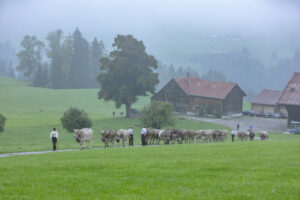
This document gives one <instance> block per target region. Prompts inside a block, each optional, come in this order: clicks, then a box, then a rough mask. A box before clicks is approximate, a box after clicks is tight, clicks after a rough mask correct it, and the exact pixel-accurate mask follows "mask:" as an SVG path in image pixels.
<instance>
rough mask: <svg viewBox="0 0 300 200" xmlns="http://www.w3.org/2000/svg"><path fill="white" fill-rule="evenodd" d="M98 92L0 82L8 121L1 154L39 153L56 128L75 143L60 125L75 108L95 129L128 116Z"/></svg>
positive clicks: (64, 138) (1, 104)
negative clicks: (120, 116) (70, 109)
mask: <svg viewBox="0 0 300 200" xmlns="http://www.w3.org/2000/svg"><path fill="white" fill-rule="evenodd" d="M97 92H98V90H97V89H80V90H53V89H47V88H35V87H28V86H27V83H26V82H23V81H16V80H14V79H8V78H0V113H2V114H3V115H4V116H5V117H6V118H7V119H8V120H7V123H6V126H5V132H4V133H1V134H0V152H7V151H9V152H11V151H24V150H37V149H40V148H42V146H43V145H44V144H45V143H46V144H48V143H49V141H48V139H49V136H48V135H49V133H50V131H51V130H52V128H53V127H57V128H58V131H59V133H60V141H70V142H71V140H72V143H73V138H72V136H71V134H69V133H66V132H65V130H62V127H61V123H60V118H61V117H62V115H63V112H64V111H65V110H67V109H68V108H70V107H72V106H73V107H77V108H80V109H83V110H85V111H86V112H87V113H88V115H89V117H90V118H91V119H92V121H93V124H94V126H93V127H97V126H98V121H99V120H103V119H107V118H110V117H112V112H113V111H115V112H116V115H117V116H119V113H120V112H125V109H124V107H122V108H120V109H116V108H115V106H114V102H104V101H103V100H101V101H100V100H98V98H97ZM149 102H150V98H149V97H142V98H141V99H140V100H139V101H138V102H137V103H136V104H134V105H133V107H134V108H138V109H140V108H142V107H143V106H144V105H146V104H148V103H149ZM129 121H130V120H129ZM98 127H99V126H98ZM126 127H127V126H126ZM45 139H46V140H45Z"/></svg>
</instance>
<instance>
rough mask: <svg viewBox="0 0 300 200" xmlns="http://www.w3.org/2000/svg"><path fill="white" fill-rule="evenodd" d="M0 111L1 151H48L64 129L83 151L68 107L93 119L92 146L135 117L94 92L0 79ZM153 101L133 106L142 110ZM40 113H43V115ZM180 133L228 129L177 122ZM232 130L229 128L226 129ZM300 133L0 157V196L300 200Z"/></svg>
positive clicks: (65, 140)
mask: <svg viewBox="0 0 300 200" xmlns="http://www.w3.org/2000/svg"><path fill="white" fill-rule="evenodd" d="M0 94H1V96H0V108H1V111H0V112H1V113H2V114H4V115H5V116H6V117H7V118H8V121H7V125H6V127H5V132H3V133H0V153H5V152H22V151H39V150H50V149H51V141H50V138H49V133H50V131H51V129H52V128H53V127H57V128H58V131H59V134H60V136H59V143H58V148H59V149H69V148H79V145H78V144H77V143H76V142H75V140H74V138H73V134H71V133H67V132H66V131H65V130H63V129H62V127H61V124H60V118H61V117H62V114H63V112H64V111H65V110H66V109H68V108H69V107H71V106H74V107H78V108H81V109H84V110H85V111H86V112H87V113H88V114H89V116H90V117H91V119H92V121H93V130H94V132H95V137H94V144H93V146H94V147H103V146H104V145H103V143H102V142H100V130H101V129H107V128H114V129H118V128H127V127H129V126H130V125H133V126H134V134H135V139H134V143H135V144H140V143H141V142H140V138H139V135H140V134H139V131H140V122H139V121H138V119H126V118H123V117H119V116H118V117H116V118H112V116H111V113H112V111H113V110H115V111H116V112H117V113H119V112H121V111H124V108H121V109H119V110H116V109H115V108H114V104H113V103H112V102H103V101H99V100H98V99H97V95H96V94H97V90H51V89H42V88H32V87H28V86H26V83H24V82H21V81H15V80H12V79H5V78H0ZM148 103H149V97H144V98H141V99H139V101H138V102H137V103H136V104H135V105H134V107H135V108H141V107H143V105H146V104H148ZM41 110H43V112H41ZM175 127H176V128H182V127H184V128H187V129H208V128H212V129H224V128H227V127H224V126H221V125H216V124H211V123H204V122H196V121H189V120H181V119H176V126H175ZM227 129H228V128H227ZM299 147H300V135H283V134H276V133H271V134H270V140H269V141H254V142H250V141H247V142H234V143H233V142H230V138H228V140H227V142H221V143H195V144H182V145H178V144H175V145H160V146H146V147H142V146H136V147H135V148H107V149H103V148H94V149H87V150H82V151H74V152H53V153H46V154H41V155H27V156H15V157H7V158H0V199H1V200H2V199H5V200H7V199H51V200H52V199H253V200H254V199H272V200H273V199H299V198H300V148H299Z"/></svg>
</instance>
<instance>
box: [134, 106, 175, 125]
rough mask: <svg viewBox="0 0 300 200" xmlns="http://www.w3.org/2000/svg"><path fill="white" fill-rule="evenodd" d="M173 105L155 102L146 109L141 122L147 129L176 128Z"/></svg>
mask: <svg viewBox="0 0 300 200" xmlns="http://www.w3.org/2000/svg"><path fill="white" fill-rule="evenodd" d="M172 112H173V105H172V104H170V103H166V102H159V101H156V102H153V103H151V104H150V105H149V106H148V107H144V109H143V111H142V115H141V117H140V121H141V122H142V123H143V125H144V126H146V127H152V128H157V129H160V128H162V127H165V126H174V121H175V120H174V117H173V114H172Z"/></svg>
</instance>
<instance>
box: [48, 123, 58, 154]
mask: <svg viewBox="0 0 300 200" xmlns="http://www.w3.org/2000/svg"><path fill="white" fill-rule="evenodd" d="M50 138H51V139H52V143H53V151H56V143H57V139H58V132H57V131H56V128H53V131H52V132H51V133H50Z"/></svg>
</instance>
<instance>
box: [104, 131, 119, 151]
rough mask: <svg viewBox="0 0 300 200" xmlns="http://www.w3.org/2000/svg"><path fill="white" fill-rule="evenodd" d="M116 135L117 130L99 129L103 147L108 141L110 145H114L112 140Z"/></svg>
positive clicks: (106, 145)
mask: <svg viewBox="0 0 300 200" xmlns="http://www.w3.org/2000/svg"><path fill="white" fill-rule="evenodd" d="M116 136H117V131H114V130H102V131H101V140H102V142H104V144H105V146H104V147H105V148H106V147H109V145H108V143H111V147H113V146H114V142H115V139H116Z"/></svg>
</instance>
